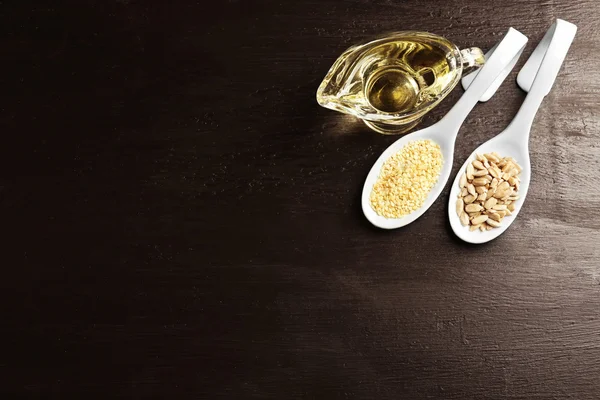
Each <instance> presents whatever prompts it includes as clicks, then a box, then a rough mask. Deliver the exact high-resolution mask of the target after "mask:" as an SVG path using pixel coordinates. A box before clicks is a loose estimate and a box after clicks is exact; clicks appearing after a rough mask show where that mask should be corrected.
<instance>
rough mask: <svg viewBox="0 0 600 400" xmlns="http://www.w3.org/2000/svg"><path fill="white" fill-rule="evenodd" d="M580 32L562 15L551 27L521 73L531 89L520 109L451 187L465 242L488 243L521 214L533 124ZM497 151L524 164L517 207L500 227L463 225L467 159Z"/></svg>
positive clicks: (455, 220)
mask: <svg viewBox="0 0 600 400" xmlns="http://www.w3.org/2000/svg"><path fill="white" fill-rule="evenodd" d="M576 32H577V27H576V26H575V25H573V24H571V23H569V22H567V21H563V20H560V19H558V20H557V21H556V22H555V23H554V24H553V25H552V26H551V27H550V29H549V30H548V32H547V33H546V35H545V36H544V38H543V39H542V41H541V42H540V43H539V45H538V46H537V47H536V49H535V50H534V52H533V53H532V54H531V56H530V57H529V59H528V60H527V62H526V63H525V65H524V66H523V68H522V69H521V71H520V72H519V75H518V77H517V83H518V84H519V86H520V87H521V88H522V89H523V90H525V91H527V92H529V93H528V95H527V97H526V98H525V101H524V102H523V105H522V106H521V108H520V109H519V112H518V113H517V115H516V116H515V118H514V119H513V121H512V122H511V123H510V125H509V126H508V127H507V128H506V129H505V130H504V131H503V132H502V133H500V134H499V135H498V136H496V137H494V138H492V139H491V140H489V141H487V142H485V143H484V144H482V145H481V146H479V147H478V148H477V149H476V150H475V151H474V152H473V154H471V156H469V157H468V158H467V160H466V161H465V163H464V164H463V166H462V167H461V168H460V170H459V171H458V174H457V175H456V178H455V179H454V183H453V184H452V188H451V189H450V200H449V202H448V216H449V218H450V225H451V226H452V229H453V230H454V233H455V234H456V236H458V237H459V238H461V239H462V240H464V241H465V242H469V243H485V242H489V241H490V240H493V239H495V238H497V237H498V236H500V235H501V234H502V233H504V231H506V229H507V228H508V227H509V226H510V224H511V223H512V222H513V221H514V220H515V218H516V217H517V215H518V214H519V211H520V210H521V206H522V205H523V202H524V201H525V197H526V196H527V191H528V189H529V182H530V181H531V163H530V161H529V132H530V131H531V125H532V124H533V119H534V117H535V114H536V113H537V110H538V109H539V107H540V105H541V104H542V101H543V100H544V97H545V96H546V95H547V94H548V93H549V92H550V89H551V88H552V85H553V83H554V80H555V79H556V76H557V75H558V71H559V70H560V67H561V65H562V63H563V61H564V59H565V56H566V55H567V52H568V51H569V47H570V46H571V42H572V41H573V38H574V37H575V33H576ZM475 82H476V81H475ZM494 151H495V152H497V153H498V154H499V155H500V156H502V157H512V158H514V159H515V160H516V161H517V163H518V164H519V165H520V166H521V167H522V168H523V171H522V172H521V175H520V178H521V184H520V187H519V191H518V192H517V194H518V195H519V199H518V200H516V201H515V203H514V204H515V210H514V211H513V213H512V215H510V216H506V217H504V219H503V220H502V223H501V225H500V227H499V228H494V229H492V230H489V231H484V232H481V231H479V230H476V231H470V230H469V227H468V226H463V225H462V224H461V223H460V219H459V217H458V215H457V213H456V200H457V198H458V192H459V179H460V176H461V175H462V174H463V173H464V172H465V170H466V166H467V163H470V162H472V161H473V160H474V159H475V155H476V154H483V153H491V152H494Z"/></svg>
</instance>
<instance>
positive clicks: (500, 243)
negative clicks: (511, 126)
mask: <svg viewBox="0 0 600 400" xmlns="http://www.w3.org/2000/svg"><path fill="white" fill-rule="evenodd" d="M598 15H600V5H599V4H598V2H597V1H596V0H576V1H570V2H566V1H559V0H549V1H542V0H520V1H503V2H491V3H488V2H480V1H475V0H461V1H445V2H440V1H433V0H422V1H385V0H376V1H375V0H373V1H367V0H354V1H345V2H339V1H333V0H319V1H317V0H307V1H304V2H291V1H289V2H285V1H284V2H282V1H250V0H249V1H235V0H232V1H228V2H212V3H211V4H208V3H207V2H196V1H179V2H163V1H134V0H120V1H102V2H101V1H91V0H88V1H79V2H69V3H67V2H58V3H57V4H54V5H53V6H49V5H48V3H45V2H13V3H11V4H3V5H2V7H1V9H0V16H1V18H2V19H1V21H2V23H0V31H1V32H2V34H1V36H0V39H1V45H2V46H1V47H2V49H3V57H2V58H3V62H2V64H1V66H0V68H1V69H2V74H0V80H1V84H2V85H1V86H2V93H1V94H0V96H1V97H2V107H1V112H0V124H1V126H2V132H3V138H4V143H3V145H2V146H0V165H1V167H2V174H1V177H2V178H1V182H0V205H1V209H2V210H3V216H2V228H3V229H2V230H3V232H4V235H3V241H2V243H3V246H2V265H3V267H4V268H3V271H4V275H3V279H2V282H3V285H2V291H1V293H2V300H3V301H2V302H1V303H0V304H1V305H0V308H1V314H0V315H1V316H2V321H3V323H2V325H1V326H0V338H1V339H2V344H3V346H2V347H3V349H2V352H1V353H2V354H1V355H0V369H1V374H0V376H1V378H0V393H1V394H2V398H7V399H8V398H27V397H29V398H40V397H43V398H52V397H54V398H61V399H63V398H75V397H81V398H127V399H138V398H167V397H168V398H176V399H183V398H190V399H198V398H205V399H217V398H231V399H244V398H257V399H258V398H260V399H278V400H279V399H354V398H364V399H372V398H377V399H420V398H438V399H567V398H570V399H578V400H581V399H597V398H598V396H599V395H598V393H600V246H598V245H599V243H600V234H599V233H600V186H599V185H598V179H597V174H598V170H599V167H600V149H599V147H598V146H599V144H598V143H599V140H598V139H599V133H598V132H599V128H600V117H598V111H600V109H599V105H598V95H599V94H600V78H599V77H598V74H597V73H596V71H597V57H596V55H597V54H598V53H599V52H600V44H599V43H600V40H599V39H600V29H599V28H600V25H599V23H598V20H599V17H598ZM556 17H560V18H563V19H566V20H568V21H571V22H573V23H575V24H577V25H578V26H579V32H578V35H577V37H576V39H575V42H574V44H573V46H572V48H571V51H570V53H569V55H568V57H567V60H566V62H565V65H564V67H563V69H562V70H561V73H560V75H559V77H558V79H557V81H556V84H555V86H554V89H553V91H552V92H551V93H550V95H549V96H548V97H547V98H546V100H545V102H544V104H543V107H542V109H541V110H540V112H539V114H538V116H537V118H536V121H535V124H534V127H533V131H532V137H531V143H530V147H531V152H532V166H533V168H534V175H533V181H532V183H531V187H530V192H529V196H528V198H527V202H526V203H525V205H524V209H523V210H522V212H521V214H520V215H519V218H518V219H517V220H516V221H515V223H514V224H513V225H512V226H511V228H510V229H509V230H508V231H507V232H506V233H505V234H504V235H502V236H501V237H500V238H499V239H497V240H495V241H493V242H491V243H489V244H486V245H482V246H469V245H466V244H464V243H462V242H461V241H459V240H458V239H457V238H456V237H454V236H453V234H452V231H451V229H450V227H449V225H448V223H447V216H446V211H445V209H446V202H447V195H448V188H446V191H445V192H444V194H443V195H442V197H441V198H440V199H439V200H438V201H437V202H436V203H435V204H434V205H433V207H432V208H431V209H430V210H429V211H428V212H427V213H426V214H425V215H424V216H423V217H422V218H421V219H419V220H418V221H417V222H415V223H413V224H411V225H409V226H407V227H406V228H404V229H401V230H396V231H390V232H387V231H385V232H384V231H381V230H377V229H375V228H373V227H372V226H370V224H369V223H368V222H367V221H366V219H365V218H364V217H363V216H362V213H361V211H360V205H359V194H360V191H361V187H362V184H363V181H364V178H365V177H366V174H367V172H368V170H369V168H370V166H371V165H372V163H373V162H374V161H375V159H376V158H377V157H378V155H379V154H380V152H381V151H382V150H383V149H385V148H386V147H387V146H388V145H389V144H390V143H391V142H392V141H393V140H395V138H394V137H384V136H380V135H378V134H375V133H373V132H370V131H369V130H368V129H367V128H366V127H365V126H364V125H362V124H361V123H359V122H357V121H356V120H354V119H352V118H350V117H348V116H344V115H341V114H338V113H334V112H332V111H330V110H326V109H323V108H320V107H319V106H318V105H317V103H316V101H315V92H316V88H317V86H318V84H319V83H320V81H321V79H322V78H323V76H324V75H325V73H326V72H327V70H328V68H329V66H330V65H331V64H332V63H333V61H334V60H335V59H336V57H337V56H338V55H339V54H340V53H341V52H342V51H343V50H344V49H345V48H346V47H348V46H349V45H350V44H353V43H357V42H360V41H362V40H365V39H367V38H368V37H369V36H371V35H374V34H380V33H382V32H386V31H391V30H408V29H416V30H424V31H430V32H434V33H437V34H441V35H445V36H447V37H448V38H449V39H450V40H452V41H454V42H455V43H457V44H458V45H460V46H461V47H467V46H474V45H476V46H480V47H482V48H484V49H488V48H489V47H490V46H491V45H493V44H494V43H496V42H497V41H498V40H499V39H500V37H501V36H502V34H503V33H504V32H505V31H506V30H507V29H508V27H509V26H513V27H515V28H517V29H519V30H520V31H522V32H523V33H524V34H526V35H527V36H529V38H530V43H529V44H528V47H527V50H526V52H525V55H528V54H529V53H530V52H531V50H532V49H533V47H534V46H535V44H536V43H537V42H538V41H539V39H540V38H541V37H542V36H543V34H544V32H545V30H546V29H547V27H548V26H549V25H550V23H551V22H552V20H553V19H554V18H556ZM524 59H525V57H523V59H522V60H520V63H519V66H520V65H522V64H523V62H524ZM515 77H516V71H515V72H514V73H513V74H512V75H511V77H509V79H508V80H507V82H506V83H505V84H504V85H503V86H502V87H501V88H500V90H499V92H498V93H497V94H496V96H495V97H494V98H493V99H492V100H491V101H489V102H488V103H486V104H481V105H478V106H477V107H476V108H475V109H474V111H473V112H472V114H471V115H470V116H469V118H468V119H467V121H466V123H465V125H464V126H463V128H462V130H461V133H460V135H459V138H458V141H457V148H456V152H457V153H456V160H455V171H456V169H457V168H458V165H460V164H461V163H462V162H463V160H464V158H465V157H466V156H467V155H468V154H470V152H471V151H472V149H473V148H475V147H476V146H477V145H479V144H480V143H482V142H483V141H485V140H487V139H489V138H491V137H492V136H493V135H495V134H496V133H498V132H500V131H501V130H502V129H503V128H504V127H505V126H506V125H507V124H508V123H509V121H510V120H511V119H512V117H513V116H514V114H515V113H516V111H517V109H518V107H519V105H520V104H521V102H522V100H523V98H524V94H523V93H522V92H521V91H520V90H519V89H518V88H517V86H516V84H515V83H514V78H515ZM460 92H461V91H460V89H457V90H455V91H454V92H453V93H452V94H451V96H450V97H449V98H448V99H447V100H445V101H444V102H443V103H442V104H441V105H440V106H439V107H438V108H437V109H436V110H435V111H434V112H432V113H431V115H429V116H428V117H427V119H426V121H425V123H424V125H429V124H431V123H433V122H435V121H437V120H438V119H439V118H440V117H441V116H442V115H443V114H444V113H445V112H447V111H448V109H449V108H450V107H451V106H452V104H453V103H454V102H455V101H456V99H458V97H459V96H460ZM455 171H454V172H455Z"/></svg>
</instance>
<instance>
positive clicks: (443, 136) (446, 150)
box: [361, 124, 456, 229]
mask: <svg viewBox="0 0 600 400" xmlns="http://www.w3.org/2000/svg"><path fill="white" fill-rule="evenodd" d="M442 128H443V126H440V125H439V124H436V125H433V126H430V127H429V128H425V129H421V130H420V131H417V132H414V133H412V134H410V135H406V136H404V137H403V138H401V139H399V140H397V141H396V142H394V143H393V144H392V145H391V146H390V147H388V148H387V149H386V150H385V151H384V152H383V153H382V154H381V156H379V158H378V159H377V161H375V164H373V167H372V168H371V170H370V171H369V175H367V179H366V181H365V185H364V187H363V191H362V197H361V204H362V209H363V212H364V214H365V217H367V219H368V220H369V221H370V222H371V223H372V224H373V225H375V226H377V227H379V228H383V229H395V228H400V227H402V226H405V225H408V224H410V223H411V222H413V221H414V220H416V219H417V218H419V217H420V216H421V215H423V214H424V213H425V211H427V210H428V209H429V207H431V205H432V204H433V202H434V201H435V200H436V199H437V198H438V196H439V195H440V194H441V193H442V190H443V189H444V186H446V182H448V178H450V172H452V160H453V159H454V138H455V137H456V135H452V134H451V133H450V132H448V131H446V132H444V131H442ZM427 139H429V140H432V141H433V142H435V143H437V144H439V146H440V150H441V152H442V156H443V164H442V170H441V171H440V176H439V179H438V181H437V183H436V184H435V185H434V186H433V188H432V189H431V191H430V192H429V194H428V195H427V198H426V199H425V202H424V203H423V205H422V206H421V207H420V208H419V209H418V210H416V211H414V212H412V213H411V214H408V215H406V216H403V217H400V218H386V217H382V216H381V215H379V214H377V213H376V212H375V210H373V208H372V207H371V200H370V196H371V190H372V188H373V185H374V184H375V182H376V181H377V178H378V177H379V171H381V167H382V166H383V163H385V161H386V160H387V159H388V158H390V157H391V156H393V155H394V154H396V153H397V152H399V151H400V150H401V149H402V148H403V147H404V146H406V144H408V143H409V142H412V141H415V140H427Z"/></svg>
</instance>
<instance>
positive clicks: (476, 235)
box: [448, 131, 531, 244]
mask: <svg viewBox="0 0 600 400" xmlns="http://www.w3.org/2000/svg"><path fill="white" fill-rule="evenodd" d="M518 133H519V132H517V131H515V132H514V134H518ZM520 133H522V134H523V135H526V134H527V132H520ZM492 152H496V153H498V154H499V155H500V156H501V157H512V158H514V159H515V161H516V162H517V164H519V165H520V166H521V168H522V171H521V174H520V175H519V178H520V185H519V191H518V192H517V194H518V195H519V199H518V200H515V201H514V202H513V204H514V205H515V210H514V211H513V212H512V215H507V216H506V217H504V219H502V224H501V225H500V227H498V228H494V229H492V230H489V231H483V232H482V231H480V230H475V231H470V230H469V227H468V226H463V225H462V224H461V222H460V218H459V217H458V215H457V213H456V201H457V200H458V194H459V193H460V187H459V181H460V176H461V175H462V174H463V173H464V171H465V170H466V169H467V165H468V164H469V163H471V162H472V161H473V160H475V159H476V155H477V154H484V153H492ZM530 181H531V162H530V160H529V151H528V149H527V147H526V146H522V144H521V143H520V142H519V141H515V140H514V139H513V135H512V134H511V132H508V131H505V132H503V133H501V134H500V135H498V136H496V137H494V138H493V139H491V140H489V141H487V142H485V143H484V144H482V145H481V146H479V147H478V148H477V149H476V150H475V151H474V152H473V153H472V154H471V155H470V156H469V157H468V158H467V160H466V161H465V163H464V164H463V165H462V166H461V167H460V169H459V172H458V173H457V174H456V178H455V179H454V183H453V184H452V186H451V188H450V201H449V202H448V218H449V219H450V226H451V227H452V230H454V233H455V234H456V236H458V237H459V238H461V239H462V240H464V241H465V242H468V243H474V244H480V243H485V242H489V241H490V240H493V239H495V238H497V237H498V236H500V235H501V234H503V233H504V231H505V230H506V229H508V227H509V226H510V225H511V224H512V223H513V222H514V221H515V219H516V217H517V215H518V214H519V211H521V207H522V206H523V202H524V201H525V197H526V196H527V191H528V190H529V183H530Z"/></svg>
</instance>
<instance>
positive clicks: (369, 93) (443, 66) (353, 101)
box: [317, 31, 485, 134]
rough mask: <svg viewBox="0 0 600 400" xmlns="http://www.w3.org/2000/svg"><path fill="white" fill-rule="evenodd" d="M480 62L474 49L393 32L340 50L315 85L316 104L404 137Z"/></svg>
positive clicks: (437, 38)
mask: <svg viewBox="0 0 600 400" xmlns="http://www.w3.org/2000/svg"><path fill="white" fill-rule="evenodd" d="M484 62H485V59H484V57H483V53H482V51H481V50H480V49H479V48H477V47H471V48H468V49H464V50H459V49H458V47H456V46H455V45H454V44H453V43H452V42H450V41H448V40H447V39H445V38H443V37H441V36H437V35H434V34H431V33H426V32H414V31H406V32H396V33H392V34H390V35H387V36H385V37H382V38H379V39H376V40H373V41H371V42H368V43H366V44H362V45H357V46H353V47H350V48H349V49H348V50H346V51H345V52H344V53H343V54H342V55H341V56H340V57H339V58H338V59H337V60H336V62H335V63H334V64H333V66H332V67H331V69H330V70H329V72H328V73H327V76H325V79H324V80H323V82H322V83H321V85H320V86H319V89H318V90H317V101H318V102H319V104H320V105H321V106H323V107H326V108H331V109H333V110H337V111H340V112H343V113H346V114H351V115H355V116H356V117H358V118H361V119H362V120H363V121H364V122H365V123H366V124H367V125H368V126H369V127H370V128H372V129H373V130H375V131H377V132H379V133H383V134H399V133H404V132H406V131H408V130H409V129H411V128H413V127H414V126H415V125H417V124H418V123H419V122H420V121H421V119H422V118H423V116H424V115H425V114H426V113H427V112H429V111H430V110H431V109H433V108H434V107H435V106H436V105H438V104H439V102H440V101H442V100H443V99H444V97H446V96H447V95H448V93H450V91H452V89H454V87H455V86H456V84H457V83H458V82H459V80H460V78H461V76H462V74H463V73H465V72H471V70H473V69H476V68H479V67H481V66H482V65H483V63H484Z"/></svg>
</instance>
